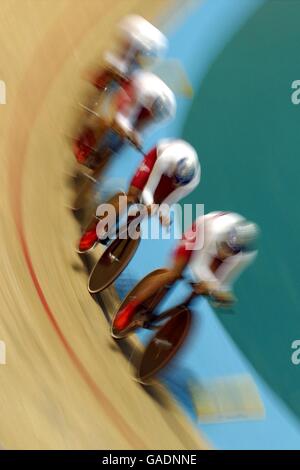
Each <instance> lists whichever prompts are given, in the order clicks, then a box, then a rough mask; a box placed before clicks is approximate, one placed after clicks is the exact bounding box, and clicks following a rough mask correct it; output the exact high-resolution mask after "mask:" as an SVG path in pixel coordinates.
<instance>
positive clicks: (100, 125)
mask: <svg viewBox="0 0 300 470" xmlns="http://www.w3.org/2000/svg"><path fill="white" fill-rule="evenodd" d="M118 46H119V47H118V49H117V50H115V51H114V52H108V53H107V54H106V55H105V58H104V66H103V67H102V69H101V70H100V72H98V73H97V74H96V75H95V77H93V78H92V83H93V85H94V86H95V87H96V88H97V90H98V91H99V93H102V94H103V93H105V96H106V97H109V100H110V105H111V106H112V107H113V113H112V117H111V118H107V117H105V116H104V117H103V116H99V114H98V113H97V112H91V113H90V115H89V116H88V118H87V119H86V121H85V122H84V123H83V125H82V129H81V131H80V133H79V135H78V137H77V138H76V139H75V141H74V153H75V156H76V159H77V161H78V162H79V163H80V164H82V165H85V166H88V167H89V168H91V169H92V172H93V173H92V175H93V178H94V179H95V180H97V179H98V178H99V176H100V173H101V171H102V169H103V159H106V160H107V161H108V160H109V159H110V157H111V156H112V155H115V154H117V153H119V152H120V150H121V149H122V148H123V146H124V145H125V144H126V143H127V142H130V143H131V144H133V145H134V146H136V147H137V148H139V149H141V148H142V144H143V138H144V135H145V132H146V131H148V129H149V128H150V127H151V126H152V125H154V124H162V123H164V122H167V121H168V120H170V119H171V118H173V117H174V116H175V113H176V98H175V96H174V93H173V91H172V90H171V89H170V88H169V87H168V86H167V85H166V83H164V82H163V81H162V80H161V79H160V78H159V77H158V76H156V75H155V74H154V73H152V72H149V71H148V70H147V69H146V68H145V67H146V65H149V63H151V62H153V61H154V60H156V59H157V58H158V57H161V56H162V54H163V52H164V51H165V50H166V48H167V39H166V38H165V36H164V35H163V34H162V33H161V32H160V31H159V30H158V29H157V28H156V27H154V26H153V25H152V24H151V23H149V22H148V21H147V20H145V19H144V18H142V17H139V16H136V15H130V16H129V17H126V18H125V19H124V20H123V21H122V22H121V24H120V25H119V28H118ZM200 178H201V165H200V162H199V158H198V155H197V152H196V150H195V149H194V148H193V147H192V146H191V145H190V144H189V143H188V142H186V141H184V140H181V139H175V138H166V139H162V140H160V141H159V142H158V143H157V145H156V146H155V147H154V148H153V149H151V150H150V151H149V152H148V153H147V154H146V155H144V158H143V160H142V162H141V163H140V165H139V166H138V168H137V170H136V172H135V174H134V176H133V178H132V180H131V182H130V184H129V187H128V190H127V193H126V198H125V199H124V198H123V199H122V200H123V201H124V200H126V203H125V204H120V198H119V197H117V196H118V195H117V196H115V197H113V198H112V199H111V200H110V201H107V202H106V204H110V205H111V206H112V207H113V209H114V211H115V213H116V214H117V216H121V215H122V214H123V212H124V211H126V209H127V206H128V205H131V204H137V203H139V204H143V205H144V206H145V207H146V208H147V211H148V213H149V214H152V213H153V212H152V209H153V207H154V206H155V207H157V206H158V207H160V206H161V207H163V208H164V210H160V208H159V209H158V215H159V220H160V222H161V224H162V225H164V226H169V225H170V215H169V213H168V211H166V210H165V208H166V207H171V206H172V205H173V204H175V203H178V202H179V201H180V200H182V199H183V198H184V197H186V196H187V195H188V194H190V193H191V192H192V191H194V190H195V189H196V188H197V187H198V185H199V183H200ZM106 224H107V219H105V220H102V219H101V217H96V215H95V216H94V217H93V218H92V219H91V220H90V221H89V223H88V224H87V227H86V228H85V230H84V231H83V234H82V236H81V238H80V240H79V243H78V247H77V249H78V251H79V252H80V253H85V252H87V251H89V250H92V249H93V248H94V247H95V246H96V245H97V244H98V243H102V242H103V240H104V242H103V243H105V244H106V243H107V239H105V236H103V237H102V234H104V233H105V230H106ZM258 234H259V229H258V226H257V225H256V224H255V223H254V222H250V221H248V220H247V219H245V218H244V217H243V216H241V215H239V214H236V213H233V212H212V213H209V214H205V215H203V216H201V217H199V218H198V219H197V220H195V221H194V223H193V225H192V227H191V228H190V229H189V230H188V231H187V232H186V233H185V234H184V235H183V237H182V239H181V241H180V243H179V244H178V246H177V248H176V249H175V251H174V253H173V256H172V260H171V262H170V266H169V267H168V268H167V269H165V270H162V273H161V274H160V275H159V276H155V277H153V278H151V279H150V280H149V282H148V283H147V285H146V286H145V287H144V288H143V289H142V291H141V292H138V293H137V295H136V296H135V298H134V299H133V300H131V301H130V302H129V303H128V304H127V305H126V306H125V307H124V308H123V309H121V310H120V311H119V312H118V313H117V315H115V318H114V330H115V331H122V330H123V329H125V328H127V327H128V325H129V324H130V322H132V321H133V319H134V316H135V314H136V312H137V310H138V307H139V306H140V305H141V304H142V303H143V302H145V301H146V300H147V299H149V298H151V296H153V294H154V293H155V292H156V291H157V290H158V289H159V288H161V287H162V286H167V285H170V284H172V283H173V282H174V281H176V280H177V279H180V278H181V277H182V274H183V272H184V271H185V269H186V268H187V267H190V268H191V270H192V272H193V275H194V278H195V281H196V282H195V284H194V289H195V292H196V293H197V294H199V295H206V296H209V297H210V298H211V299H214V300H216V301H217V302H219V303H221V304H226V305H231V304H232V303H233V302H234V301H235V297H234V295H233V283H234V280H235V279H236V278H237V277H238V276H239V275H240V274H241V272H242V271H243V270H244V269H245V268H246V267H247V266H248V265H249V264H250V263H251V262H252V261H253V260H254V258H255V257H256V255H257V250H256V240H257V237H258Z"/></svg>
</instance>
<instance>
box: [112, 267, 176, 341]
mask: <svg viewBox="0 0 300 470" xmlns="http://www.w3.org/2000/svg"><path fill="white" fill-rule="evenodd" d="M167 271H168V270H167V269H164V268H162V269H156V270H155V271H152V272H151V273H149V274H147V276H145V277H144V278H143V279H142V280H141V281H140V282H138V283H137V284H136V286H135V287H134V288H133V289H132V290H131V291H130V292H129V294H127V296H126V297H125V299H124V300H123V302H122V303H121V305H120V306H119V308H118V311H117V313H115V315H114V317H113V319H112V324H111V335H112V337H113V338H115V339H122V338H126V337H127V336H128V335H130V334H131V333H133V332H134V331H136V330H137V329H138V328H140V327H142V326H143V324H144V321H146V320H147V314H148V313H149V314H150V313H151V312H152V311H153V310H154V308H155V307H156V306H157V305H158V304H159V302H160V301H161V300H162V299H163V297H164V295H165V294H166V292H167V290H168V288H167V287H165V286H162V287H161V289H159V290H158V291H157V292H156V293H155V294H154V295H153V296H152V297H151V298H149V299H147V300H146V301H144V302H143V304H142V305H141V307H140V309H138V311H137V312H136V314H135V316H134V319H133V321H132V322H131V323H130V325H128V327H127V328H124V330H122V331H119V330H117V329H116V328H115V327H114V324H115V319H116V317H117V315H118V313H119V312H120V311H121V310H123V308H124V307H126V305H127V304H128V303H129V302H130V301H132V300H133V299H135V298H136V295H137V294H138V292H141V291H142V290H143V287H145V286H146V285H147V284H148V283H149V281H150V280H151V278H153V277H155V276H159V275H161V274H163V273H165V272H167Z"/></svg>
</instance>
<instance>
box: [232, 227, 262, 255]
mask: <svg viewBox="0 0 300 470" xmlns="http://www.w3.org/2000/svg"><path fill="white" fill-rule="evenodd" d="M258 236H259V227H258V225H256V224H255V223H254V222H249V221H248V220H242V221H239V222H237V223H236V224H235V225H234V226H233V227H231V229H230V230H229V231H228V232H227V234H226V243H227V245H228V246H229V247H230V248H231V249H232V250H233V251H236V252H239V251H252V250H254V249H255V244H256V241H257V238H258Z"/></svg>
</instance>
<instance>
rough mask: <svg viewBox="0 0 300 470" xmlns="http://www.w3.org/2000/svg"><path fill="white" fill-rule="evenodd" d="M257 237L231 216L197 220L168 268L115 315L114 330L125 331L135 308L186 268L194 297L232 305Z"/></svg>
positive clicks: (246, 224)
mask: <svg viewBox="0 0 300 470" xmlns="http://www.w3.org/2000/svg"><path fill="white" fill-rule="evenodd" d="M258 233H259V229H258V227H257V225H256V224H255V223H253V222H249V221H248V220H246V219H245V218H244V217H242V216H241V215H239V214H236V213H233V212H211V213H209V214H206V215H205V216H201V217H199V218H198V219H197V220H196V221H195V222H194V224H193V225H192V227H191V229H190V230H188V231H187V232H186V233H185V234H184V236H183V238H182V240H181V242H180V243H179V245H178V246H177V248H176V250H175V252H174V254H173V260H172V265H171V267H170V268H169V269H168V270H167V271H164V272H163V273H162V274H160V275H157V276H155V277H153V278H151V279H150V280H149V282H148V283H147V285H145V284H144V285H143V288H142V289H141V291H140V292H136V295H135V298H134V299H133V300H132V301H130V302H129V303H128V304H127V305H126V306H125V307H124V308H123V309H122V310H121V311H120V312H119V313H118V314H117V315H116V317H115V320H114V325H113V328H114V330H118V331H122V330H123V329H125V328H127V327H128V325H129V324H130V323H131V321H132V320H133V319H134V316H135V313H136V312H137V310H138V308H139V306H141V304H142V303H143V302H145V301H146V300H147V299H149V298H151V297H152V296H153V295H154V294H155V292H157V290H159V289H160V288H161V287H162V286H167V285H171V284H172V283H173V282H175V281H176V280H178V279H180V278H181V277H182V274H183V272H184V270H185V269H186V268H187V267H188V266H189V267H190V268H191V270H192V272H193V274H194V278H195V280H196V284H195V285H194V290H195V292H196V293H198V294H199V295H207V296H209V297H210V298H212V299H214V300H216V301H217V302H219V303H221V304H227V305H230V304H232V303H233V302H234V300H235V298H234V295H233V293H232V286H233V283H234V281H235V279H237V278H238V277H239V276H240V274H241V273H242V271H243V270H244V269H245V268H246V267H247V266H248V265H249V264H250V263H252V261H253V260H254V259H255V257H256V255H257V250H256V249H255V243H256V239H257V236H258Z"/></svg>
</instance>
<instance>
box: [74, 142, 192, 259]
mask: <svg viewBox="0 0 300 470" xmlns="http://www.w3.org/2000/svg"><path fill="white" fill-rule="evenodd" d="M200 174H201V168H200V163H199V160H198V156H197V153H196V151H195V149H194V148H193V147H192V146H191V145H190V144H188V143H187V142H185V141H184V140H177V139H164V140H162V141H160V142H159V143H158V145H157V146H156V147H154V148H153V149H152V150H151V151H150V152H149V153H148V154H147V155H146V156H145V158H144V160H143V162H142V163H141V165H140V166H139V168H138V170H137V172H136V173H135V175H134V177H133V179H132V181H131V183H130V187H129V190H128V193H127V199H126V204H125V206H124V207H120V205H119V195H117V196H115V197H114V198H112V199H111V200H110V201H109V202H108V203H107V204H111V205H112V207H113V208H114V209H115V212H116V214H117V216H118V215H120V214H122V213H123V212H124V211H126V209H127V206H128V205H129V204H136V203H142V204H144V205H145V206H146V207H147V212H148V213H150V214H151V212H152V208H153V205H154V204H155V205H160V206H161V207H160V208H159V218H160V222H161V223H162V225H164V226H169V225H170V215H169V207H170V206H171V205H172V204H175V203H177V202H178V201H180V200H181V199H183V198H184V197H186V196H187V195H188V194H189V193H190V192H191V191H193V190H194V189H195V188H196V187H197V186H198V184H199V182H200ZM106 223H107V221H105V222H104V221H103V227H102V225H101V221H100V222H99V220H98V219H97V218H93V220H92V221H91V223H90V224H89V226H88V228H87V230H86V231H85V233H84V234H83V236H82V237H81V239H80V242H79V251H80V252H86V251H88V250H90V249H91V248H93V247H94V246H95V245H96V244H97V242H98V241H99V238H98V235H97V234H100V235H101V233H102V232H104V231H105V226H106ZM101 238H102V237H101Z"/></svg>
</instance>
